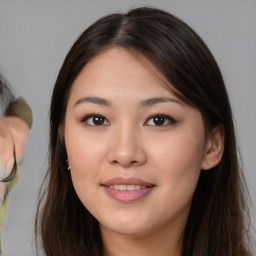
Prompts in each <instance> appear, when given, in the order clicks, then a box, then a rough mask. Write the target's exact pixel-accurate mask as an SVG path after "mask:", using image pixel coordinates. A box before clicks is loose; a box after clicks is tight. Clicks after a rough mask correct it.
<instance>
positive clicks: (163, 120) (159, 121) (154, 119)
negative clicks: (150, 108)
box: [146, 115, 176, 126]
mask: <svg viewBox="0 0 256 256" xmlns="http://www.w3.org/2000/svg"><path fill="white" fill-rule="evenodd" d="M174 123H176V120H175V119H174V118H172V117H170V116H167V115H154V116H151V117H150V118H149V119H148V120H147V121H146V125H149V126H167V125H171V124H174Z"/></svg>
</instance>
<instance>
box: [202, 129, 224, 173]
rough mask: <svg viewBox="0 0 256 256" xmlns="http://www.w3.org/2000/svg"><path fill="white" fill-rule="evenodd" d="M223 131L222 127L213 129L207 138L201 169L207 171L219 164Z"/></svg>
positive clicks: (222, 148)
mask: <svg viewBox="0 0 256 256" xmlns="http://www.w3.org/2000/svg"><path fill="white" fill-rule="evenodd" d="M224 138H225V134H224V129H223V126H222V125H219V126H217V127H215V128H214V129H213V130H212V131H211V132H210V133H209V134H208V137H207V141H206V145H205V154H204V158H203V162H202V166H201V168H202V169H203V170H209V169H211V168H213V167H215V166H216V165H218V164H219V162H220V160H221V158H222V155H223V151H224Z"/></svg>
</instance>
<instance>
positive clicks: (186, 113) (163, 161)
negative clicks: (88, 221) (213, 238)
mask: <svg viewBox="0 0 256 256" xmlns="http://www.w3.org/2000/svg"><path fill="white" fill-rule="evenodd" d="M170 87H171V85H170ZM65 143H66V149H67V154H68V161H69V164H70V166H71V169H70V171H71V176H72V181H73V184H74V188H75V190H76V193H77V195H78V197H79V198H80V200H81V202H82V203H83V205H84V206H85V207H86V208H87V209H88V210H89V211H90V212H91V213H92V215H93V216H94V217H95V218H96V219H97V220H98V221H99V222H100V226H101V228H102V229H105V230H109V231H111V232H116V233H120V234H129V235H139V234H146V233H149V232H157V231H159V230H161V229H162V228H163V227H165V228H166V227H167V228H174V227H176V228H177V227H180V228H181V227H184V225H185V222H186V219H187V216H188V212H189V209H190V204H191V199H192V196H193V193H194V190H195V187H196V185H197V181H198V177H199V174H200V171H201V167H202V163H203V161H204V156H205V144H206V142H205V132H204V124H203V120H202V116H201V114H200V112H199V111H198V110H197V109H195V108H193V107H191V106H188V105H186V104H184V103H183V102H181V101H180V100H179V99H178V98H177V97H175V95H174V94H173V93H171V92H170V91H168V90H167V89H166V88H165V87H164V86H163V77H162V76H161V75H160V73H159V72H158V71H156V69H154V68H153V66H152V65H150V63H149V62H148V61H147V60H146V59H145V58H143V57H142V56H141V55H140V54H137V55H136V56H135V54H134V55H133V54H131V53H130V52H129V51H127V50H124V49H122V48H113V49H109V50H107V51H105V52H103V53H101V54H99V55H98V56H96V57H95V58H93V59H92V60H91V61H90V62H89V63H88V64H87V65H86V66H85V67H84V69H83V70H82V72H81V73H80V74H79V76H78V77H77V79H76V80H75V82H74V83H73V85H72V88H71V91H70V97H69V100H68V105H67V111H66V119H65Z"/></svg>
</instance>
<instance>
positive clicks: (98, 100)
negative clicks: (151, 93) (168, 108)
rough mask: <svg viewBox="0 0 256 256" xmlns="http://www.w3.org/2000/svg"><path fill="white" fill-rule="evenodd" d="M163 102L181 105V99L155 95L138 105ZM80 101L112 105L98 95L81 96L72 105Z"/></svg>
mask: <svg viewBox="0 0 256 256" xmlns="http://www.w3.org/2000/svg"><path fill="white" fill-rule="evenodd" d="M165 102H174V103H178V104H180V105H183V104H182V102H181V101H179V100H177V99H173V98H169V97H155V98H150V99H146V100H143V101H141V102H140V104H139V105H140V106H141V107H148V106H152V105H155V104H159V103H165ZM82 103H93V104H97V105H101V106H107V107H111V106H112V103H111V102H110V101H109V100H107V99H103V98H99V97H83V98H81V99H79V100H78V101H76V103H75V104H74V107H76V106H77V105H80V104H82Z"/></svg>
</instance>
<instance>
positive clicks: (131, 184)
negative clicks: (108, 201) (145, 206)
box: [102, 177, 155, 203]
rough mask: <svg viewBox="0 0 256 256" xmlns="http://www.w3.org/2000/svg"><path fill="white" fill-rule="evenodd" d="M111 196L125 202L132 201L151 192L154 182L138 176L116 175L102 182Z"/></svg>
mask: <svg viewBox="0 0 256 256" xmlns="http://www.w3.org/2000/svg"><path fill="white" fill-rule="evenodd" d="M102 186H103V187H104V189H105V191H106V192H107V193H108V195H109V196H111V197H112V198H114V199H116V200H117V201H120V202H123V203H131V202H134V201H136V200H139V199H140V198H142V197H144V196H146V195H147V194H149V193H150V192H151V191H152V190H153V188H154V187H155V185H154V184H152V183H149V182H145V181H143V180H141V179H138V178H121V177H116V178H113V179H110V180H108V181H106V182H104V183H103V184H102Z"/></svg>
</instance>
